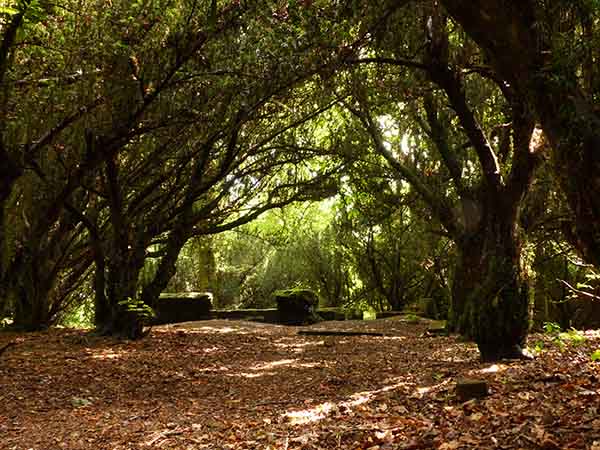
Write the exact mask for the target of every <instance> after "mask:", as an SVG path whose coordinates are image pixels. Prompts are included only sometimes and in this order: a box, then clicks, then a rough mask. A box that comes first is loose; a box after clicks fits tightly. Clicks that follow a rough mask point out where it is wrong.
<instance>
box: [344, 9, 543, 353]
mask: <svg viewBox="0 0 600 450" xmlns="http://www.w3.org/2000/svg"><path fill="white" fill-rule="evenodd" d="M405 13H406V11H403V14H405ZM415 15H416V17H413V18H412V20H413V21H416V22H418V21H419V20H421V21H426V22H427V25H426V26H423V29H424V30H426V31H427V35H426V36H423V38H422V39H420V40H419V39H415V37H414V36H415V30H414V28H412V29H411V30H410V31H409V33H411V34H410V36H409V37H406V36H401V37H399V35H400V31H399V30H398V29H397V28H396V27H394V26H393V25H392V23H393V22H392V20H393V19H395V16H391V17H392V18H389V17H388V20H387V24H388V26H389V27H391V28H390V29H391V30H395V31H396V33H395V34H392V33H391V32H390V33H389V34H388V35H387V36H385V35H384V36H380V37H378V39H375V44H374V48H373V50H372V51H373V52H374V53H375V54H376V56H374V57H364V58H355V59H353V60H351V61H350V63H351V64H352V65H353V66H355V65H362V64H377V65H379V66H381V65H386V66H392V67H399V68H400V69H398V70H400V71H401V72H399V73H398V72H396V73H394V72H391V75H387V79H386V78H385V77H386V75H385V73H384V72H383V70H382V69H381V68H380V67H379V68H377V69H376V70H374V71H372V72H369V71H368V70H367V69H364V70H362V72H356V71H355V73H360V75H357V76H356V78H355V80H356V81H354V83H353V89H354V100H353V102H352V103H348V104H347V106H348V108H349V109H350V110H351V111H352V112H353V113H354V114H355V115H356V117H357V118H358V119H359V120H360V122H361V123H362V126H363V127H364V129H365V131H366V132H367V133H368V134H369V136H370V137H371V139H372V142H373V146H374V148H375V149H376V151H377V152H378V153H379V154H380V155H381V156H382V157H383V158H384V159H385V160H386V161H387V163H388V164H389V165H390V166H391V167H392V168H394V170H395V171H396V172H397V174H398V177H399V178H401V179H403V180H406V181H408V182H409V183H410V184H411V186H412V188H413V189H414V190H415V191H416V192H418V194H419V195H420V196H421V198H423V200H424V201H425V202H426V203H427V204H428V205H429V208H430V211H431V213H432V214H433V215H434V216H435V217H436V219H437V220H439V222H440V223H441V224H442V225H443V226H444V228H445V230H446V232H447V233H448V236H449V237H450V238H451V239H452V240H453V241H454V242H455V244H456V246H457V250H458V255H459V260H458V263H457V265H456V267H455V270H454V280H453V292H452V294H453V295H452V317H451V322H452V325H453V326H454V327H455V328H456V329H457V330H458V331H460V332H461V333H463V334H465V335H467V336H468V337H471V338H473V339H474V340H475V342H476V343H477V344H478V347H479V350H480V353H481V356H482V358H483V359H485V360H496V359H501V358H504V357H519V356H522V355H523V354H522V350H521V347H522V346H523V345H524V343H525V338H526V336H527V332H528V313H527V311H528V306H529V288H528V281H527V279H526V278H525V276H524V274H523V272H522V268H521V260H520V249H521V237H520V235H519V229H518V224H519V222H518V218H519V213H520V209H521V205H522V201H523V198H524V196H525V194H526V192H527V189H528V187H529V185H530V183H531V180H532V177H533V172H534V169H535V167H536V165H537V164H538V162H539V154H540V150H541V148H542V147H543V139H542V138H541V136H540V133H539V131H536V130H535V127H534V125H535V120H534V117H533V116H532V115H531V113H530V111H529V110H528V109H527V107H526V104H524V103H523V102H522V101H521V99H520V97H518V96H515V95H513V94H512V93H511V92H510V91H509V90H507V89H506V88H505V86H503V85H502V84H499V83H497V82H496V81H495V80H493V79H490V78H489V77H487V76H485V74H483V75H484V76H482V75H480V74H479V71H478V70H471V67H474V66H476V64H477V60H476V57H477V55H476V54H473V53H472V52H471V51H470V49H471V47H472V43H471V42H470V41H469V40H468V39H466V40H463V37H462V36H460V35H459V34H456V33H455V34H451V33H450V32H449V29H448V25H447V21H446V19H445V18H444V16H443V14H442V12H441V11H440V10H439V9H438V8H437V7H435V6H433V7H431V8H429V7H427V6H426V7H424V9H423V10H421V11H418V10H417V12H416V13H415ZM419 15H420V17H419ZM403 20H408V19H407V18H406V17H404V18H403ZM386 39H387V40H386ZM415 42H426V44H425V46H423V45H421V44H415ZM400 44H402V45H400ZM411 44H412V45H418V47H417V48H415V49H411V48H410V45H411ZM411 53H414V54H419V53H420V54H421V59H420V60H418V59H416V58H414V57H413V58H409V57H407V54H411ZM403 68H408V69H412V70H415V69H416V70H418V71H419V74H418V76H414V77H413V78H411V76H410V75H408V74H406V71H407V69H403ZM465 73H466V74H467V75H468V76H465V75H463V74H465ZM401 77H405V78H404V80H407V81H404V82H402V81H397V80H399V79H400V80H402V78H401ZM377 79H378V80H379V84H380V85H381V84H383V83H385V82H386V81H387V82H390V83H395V84H396V85H400V86H402V89H404V90H406V91H408V90H411V91H412V92H417V93H418V94H416V95H415V94H412V95H410V97H411V98H410V100H411V103H410V104H407V103H404V102H406V101H407V100H406V97H404V98H398V96H394V95H390V92H391V89H389V88H388V89H387V92H386V90H385V89H379V90H378V89H377V88H376V87H374V86H373V85H374V84H376V81H373V80H377ZM390 79H391V80H392V81H389V80H390ZM482 92H485V93H486V94H487V95H488V96H489V97H490V98H491V99H493V100H492V101H491V102H489V103H491V105H490V107H489V109H486V106H485V104H479V105H478V106H479V107H477V106H474V104H477V102H476V101H475V102H474V101H471V100H470V98H471V96H473V97H474V99H475V100H477V99H478V98H481V97H478V95H481V93H482ZM382 96H383V98H382ZM400 102H401V103H400ZM445 102H447V103H448V104H449V108H446V107H445V106H444V103H445ZM398 104H400V106H398ZM417 105H418V106H419V108H416V106H417ZM478 109H479V111H478ZM407 114H410V115H411V116H412V117H413V119H412V123H414V124H416V126H415V125H413V126H410V125H405V124H402V123H401V122H400V117H401V116H405V117H406V115H407ZM386 116H388V117H391V118H392V120H394V119H395V121H396V122H395V125H396V127H397V129H398V130H399V131H396V132H395V133H394V134H393V135H391V136H390V137H388V136H389V133H388V135H386V132H385V130H383V129H382V120H381V118H382V117H386ZM405 120H406V119H405ZM454 124H457V125H459V126H460V128H459V129H458V130H456V131H454V132H453V131H452V130H454V129H455V127H454ZM486 126H487V127H489V128H488V130H489V131H488V132H487V133H486V132H484V127H486ZM402 130H406V131H404V132H403V131H402ZM494 134H495V135H496V136H497V139H496V142H494V141H493V140H490V139H489V138H488V136H493V135H494ZM402 139H408V141H405V142H406V143H408V144H409V147H410V141H411V140H412V141H413V142H414V144H413V145H414V146H413V149H411V150H408V151H407V150H406V149H404V148H402V145H403V144H402ZM465 141H466V144H465ZM393 144H395V145H396V147H395V148H390V145H393ZM404 145H405V144H404ZM417 148H418V149H419V150H417ZM418 152H422V153H426V154H427V155H428V156H429V157H431V155H433V154H435V153H437V155H439V156H438V157H439V160H438V161H439V162H438V163H437V164H435V165H433V166H432V165H430V164H431V159H429V160H425V161H421V160H420V158H419V157H418V156H416V154H418ZM434 152H435V153H434ZM411 157H414V161H411V160H410V159H411ZM476 167H478V170H477V172H472V173H471V174H470V175H469V176H468V177H467V178H465V173H466V174H469V172H470V171H472V170H473V169H475V168H476ZM428 174H429V176H428ZM433 174H436V175H437V177H431V175H433ZM440 177H441V179H442V180H447V182H449V184H448V183H446V182H445V183H442V184H440V183H439V181H440ZM432 179H435V181H436V184H432V183H431V182H429V180H432Z"/></svg>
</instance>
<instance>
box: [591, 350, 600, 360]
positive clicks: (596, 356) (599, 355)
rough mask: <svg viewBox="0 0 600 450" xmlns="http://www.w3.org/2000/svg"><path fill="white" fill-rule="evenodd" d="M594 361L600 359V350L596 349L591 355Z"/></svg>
mask: <svg viewBox="0 0 600 450" xmlns="http://www.w3.org/2000/svg"><path fill="white" fill-rule="evenodd" d="M590 359H591V360H592V361H600V350H596V351H595V352H593V353H592V354H591V355H590Z"/></svg>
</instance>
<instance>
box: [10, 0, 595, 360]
mask: <svg viewBox="0 0 600 450" xmlns="http://www.w3.org/2000/svg"><path fill="white" fill-rule="evenodd" d="M599 11H600V5H599V4H598V3H597V2H596V1H594V0H577V1H558V0H553V1H541V0H539V1H534V0H531V1H525V2H505V1H500V0H498V1H459V0H446V1H432V0H414V1H398V0H395V1H389V0H377V1H368V2H367V1H361V0H353V1H348V2H341V1H340V2H338V1H320V0H297V1H291V0H290V1H285V2H282V1H260V0H259V1H242V0H234V1H229V0H223V1H221V0H218V1H217V0H212V1H201V0H135V1H134V0H93V1H78V0H65V1H63V2H60V4H57V3H55V2H47V1H44V0H5V1H4V2H3V3H2V6H0V88H1V89H0V318H1V319H2V320H3V323H4V324H5V325H7V326H8V325H10V326H13V327H17V328H19V329H24V330H39V329H43V328H46V327H48V326H50V325H54V324H57V323H61V322H63V323H71V324H72V323H74V322H78V321H79V322H81V321H85V320H90V321H93V323H94V324H95V326H96V328H97V330H98V331H99V332H100V333H102V334H106V335H116V336H122V337H128V338H134V339H135V338H139V337H141V336H142V335H143V329H144V325H145V323H146V320H147V318H148V315H149V314H150V312H151V309H152V307H153V305H155V303H156V301H157V298H158V296H159V294H160V293H161V292H166V291H171V292H180V291H199V290H200V291H204V290H210V291H211V292H213V294H214V303H215V305H216V306H218V307H220V308H236V307H267V306H272V305H273V299H272V294H273V292H274V291H275V290H277V289H283V288H291V287H304V288H310V289H313V290H314V291H316V292H317V293H318V294H319V296H320V298H321V302H322V305H323V306H344V307H345V308H346V309H348V310H356V311H384V310H390V309H393V310H399V309H402V308H404V307H406V306H408V305H412V306H415V305H417V306H418V307H419V308H420V309H421V310H423V311H425V312H426V313H427V314H429V315H431V316H433V317H436V318H447V319H448V325H449V327H450V328H451V329H452V330H454V331H457V332H460V333H462V334H463V335H465V336H466V337H468V338H470V339H473V340H474V341H475V342H476V343H477V344H478V346H479V350H480V351H481V353H482V356H483V357H484V359H496V358H499V357H505V356H515V355H517V354H519V352H520V351H521V347H523V345H524V343H525V339H526V336H527V333H528V330H529V328H530V325H531V324H532V323H534V324H537V325H540V324H542V323H544V322H556V323H558V324H560V325H561V326H562V327H565V328H566V327H569V326H576V327H591V326H598V325H600V302H599V295H600V283H599V280H600V274H599V272H598V268H599V267H600V203H599V202H600V196H598V192H600V178H599V176H598V174H599V173H600V170H599V169H600V167H599V166H600V157H599V155H600V153H599V151H600V114H599V109H598V101H599V99H598V96H599V95H600V71H599V70H600V69H599V67H600V65H599V64H598V58H599V52H600V33H599V27H600V18H599Z"/></svg>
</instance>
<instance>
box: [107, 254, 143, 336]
mask: <svg viewBox="0 0 600 450" xmlns="http://www.w3.org/2000/svg"><path fill="white" fill-rule="evenodd" d="M143 261H144V260H143V258H141V261H140V260H139V258H137V259H136V258H126V257H118V256H117V257H114V258H113V259H112V260H110V261H107V263H106V275H107V276H106V278H105V280H104V281H102V282H100V280H99V279H98V278H97V279H96V282H97V283H99V284H98V285H97V286H96V287H99V286H100V283H106V296H105V297H104V298H103V296H102V293H97V294H96V295H97V297H96V307H97V308H99V309H98V310H96V327H97V329H98V331H99V332H100V334H102V335H106V336H115V337H118V338H125V339H139V338H141V337H143V336H144V333H143V331H144V316H143V314H142V313H141V312H140V311H137V308H136V307H135V305H134V301H135V299H136V290H137V286H138V277H139V273H140V270H141V268H142V266H143ZM97 276H100V274H97Z"/></svg>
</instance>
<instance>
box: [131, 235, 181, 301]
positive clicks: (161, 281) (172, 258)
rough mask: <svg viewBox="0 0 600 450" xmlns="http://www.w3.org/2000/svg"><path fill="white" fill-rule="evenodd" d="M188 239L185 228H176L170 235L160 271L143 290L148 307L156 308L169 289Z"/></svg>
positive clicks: (143, 298)
mask: <svg viewBox="0 0 600 450" xmlns="http://www.w3.org/2000/svg"><path fill="white" fill-rule="evenodd" d="M187 239H188V233H187V232H186V230H185V227H181V228H175V230H173V231H172V232H171V233H170V234H169V240H168V241H167V246H166V249H165V254H164V255H163V257H162V258H161V259H160V263H159V264H158V269H157V270H156V272H155V274H154V277H153V278H152V281H150V283H148V284H147V285H146V286H144V287H143V289H142V294H141V299H142V301H143V302H144V303H145V304H146V305H151V306H154V305H156V302H157V301H158V297H159V296H160V294H161V292H162V291H163V290H164V289H165V288H166V287H167V285H168V284H169V281H170V280H171V278H173V275H175V271H176V269H177V259H178V258H179V252H181V249H182V248H183V246H184V245H185V243H186V241H187Z"/></svg>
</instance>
